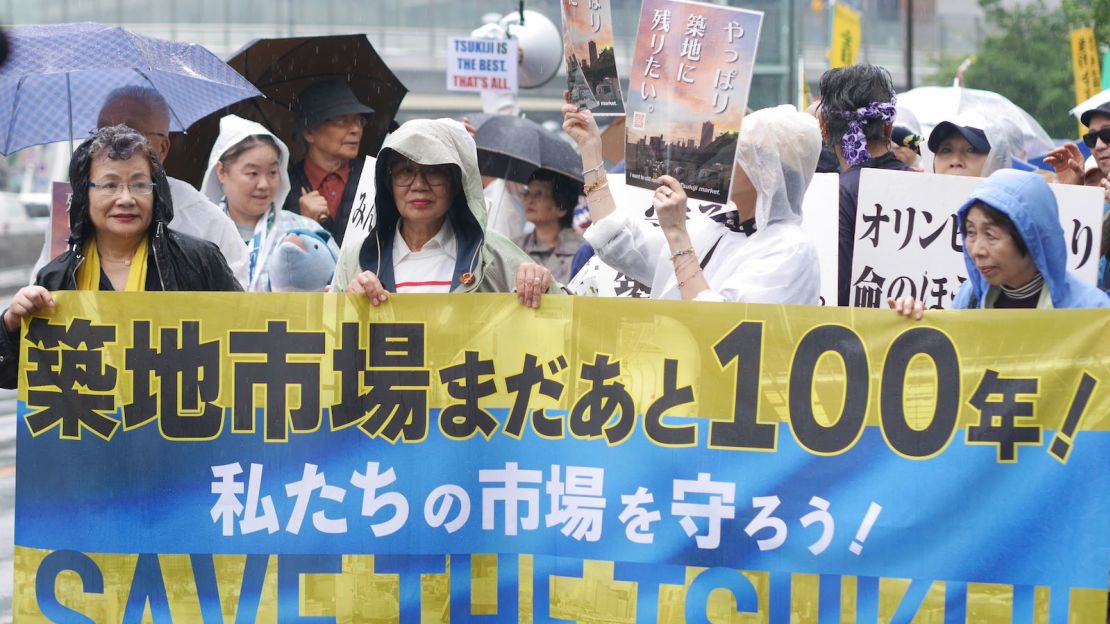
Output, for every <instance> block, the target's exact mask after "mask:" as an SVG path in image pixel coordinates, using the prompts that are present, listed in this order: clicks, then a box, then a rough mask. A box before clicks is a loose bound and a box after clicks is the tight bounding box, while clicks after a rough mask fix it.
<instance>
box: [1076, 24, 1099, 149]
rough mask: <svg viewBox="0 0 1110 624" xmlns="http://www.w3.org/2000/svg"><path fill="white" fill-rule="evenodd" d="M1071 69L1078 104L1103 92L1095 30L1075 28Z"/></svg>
mask: <svg viewBox="0 0 1110 624" xmlns="http://www.w3.org/2000/svg"><path fill="white" fill-rule="evenodd" d="M1071 67H1072V74H1073V75H1074V76H1075V103H1076V104H1082V103H1083V102H1086V101H1087V100H1088V99H1090V98H1092V97H1094V96H1095V95H1098V93H1099V91H1102V76H1101V73H1100V69H1099V54H1098V44H1097V43H1096V42H1095V29H1094V28H1089V27H1088V28H1075V29H1073V30H1072V31H1071ZM1080 130H1082V125H1080Z"/></svg>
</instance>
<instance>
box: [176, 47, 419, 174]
mask: <svg viewBox="0 0 1110 624" xmlns="http://www.w3.org/2000/svg"><path fill="white" fill-rule="evenodd" d="M228 64H229V65H231V66H232V67H233V68H235V70H236V71H238V72H239V73H240V74H242V75H243V76H244V77H245V78H246V79H247V80H249V81H250V82H251V83H253V84H254V86H256V87H258V90H259V91H261V92H262V93H263V94H264V95H265V96H266V97H265V98H261V97H256V98H252V99H249V100H244V101H242V102H239V103H237V104H235V105H232V106H229V107H228V108H226V109H223V110H220V111H217V112H215V113H213V114H211V115H209V116H207V117H205V118H203V119H201V120H200V121H198V122H197V123H195V124H193V126H191V127H190V128H189V130H188V132H187V133H186V134H184V135H175V136H174V141H173V150H172V155H171V157H170V158H169V160H168V162H167V163H166V168H167V172H168V173H169V174H170V175H173V176H175V177H179V178H182V179H184V180H188V181H189V182H192V183H194V184H199V183H200V181H201V177H202V176H203V175H204V170H205V168H206V167H207V165H208V154H209V152H210V151H211V150H212V145H213V143H215V141H216V137H217V136H219V131H220V127H219V122H220V118H221V117H223V116H224V115H229V114H234V115H239V116H240V117H244V118H246V119H250V120H253V121H257V122H258V123H260V124H262V125H264V126H266V127H267V128H269V129H270V131H271V132H273V133H274V134H275V135H277V137H278V138H280V139H281V140H282V141H284V142H285V144H286V145H288V146H289V149H290V162H296V161H298V160H300V159H301V158H303V157H304V146H303V145H302V142H301V141H299V140H297V138H298V137H297V128H296V120H295V119H294V115H293V104H294V102H295V101H296V96H297V94H299V93H300V92H301V91H303V90H304V89H305V88H307V87H308V86H309V85H311V84H313V83H316V82H321V81H325V80H336V79H338V80H343V81H345V82H347V84H349V85H350V86H351V90H352V91H354V93H355V96H356V97H358V99H359V100H360V101H361V102H362V103H363V104H365V105H367V106H369V107H370V108H373V109H374V115H371V117H370V121H369V123H368V124H367V125H366V129H365V130H364V131H363V133H362V145H361V146H360V148H359V153H361V154H369V155H377V153H378V150H379V149H381V146H382V142H383V141H384V140H385V136H386V134H388V133H389V129H390V124H391V123H393V118H394V117H395V116H396V115H397V110H398V109H399V108H400V107H401V100H402V99H404V97H405V94H406V93H408V89H406V88H405V85H403V84H401V81H400V80H399V79H398V78H397V76H396V75H395V74H394V73H393V72H392V71H391V70H390V69H389V67H387V66H386V64H385V61H383V60H382V58H381V57H380V56H378V53H377V52H376V51H375V50H374V47H373V46H372V45H370V41H369V40H368V39H367V38H366V35H328V36H322V37H291V38H287V39H256V40H254V41H252V42H251V43H248V44H247V45H246V46H244V47H243V48H242V49H241V50H239V51H238V52H236V53H235V54H234V55H233V56H232V57H231V59H230V60H229V61H228Z"/></svg>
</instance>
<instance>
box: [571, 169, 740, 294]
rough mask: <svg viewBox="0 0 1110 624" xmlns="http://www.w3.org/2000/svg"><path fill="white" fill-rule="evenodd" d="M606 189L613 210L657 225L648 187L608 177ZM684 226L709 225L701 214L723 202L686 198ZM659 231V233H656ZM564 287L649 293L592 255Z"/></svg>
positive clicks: (715, 209) (694, 230)
mask: <svg viewBox="0 0 1110 624" xmlns="http://www.w3.org/2000/svg"><path fill="white" fill-rule="evenodd" d="M608 180H609V182H608V186H609V192H610V193H612V195H613V203H614V204H615V205H616V207H617V210H623V211H625V212H627V213H629V215H630V216H632V217H633V218H636V219H643V220H644V221H646V222H647V223H649V224H651V225H652V226H653V227H654V228H658V227H659V217H658V216H657V215H656V214H655V207H654V206H652V203H651V198H652V195H653V192H652V191H649V190H647V189H644V188H640V187H638V186H629V185H627V184H625V183H624V180H622V179H620V178H617V177H615V176H614V177H610V178H608ZM686 210H687V219H686V228H687V230H688V231H689V232H690V234H691V236H694V235H695V234H696V233H697V232H699V231H700V230H701V229H702V228H704V227H713V224H712V222H711V221H709V220H708V219H706V218H705V217H712V216H714V215H718V214H720V213H722V212H724V211H725V206H724V205H723V204H717V203H713V202H706V201H695V200H689V201H688V203H687V207H686ZM661 235H662V233H660V236H661ZM567 288H568V289H569V290H570V291H571V292H572V293H574V294H577V295H585V296H591V297H630V298H633V299H647V298H649V297H651V284H650V283H649V284H644V283H643V282H639V281H636V280H635V279H633V278H631V277H629V276H628V275H625V274H624V273H621V272H620V271H618V270H616V269H614V268H613V267H611V266H609V265H608V264H605V263H604V262H602V260H601V258H599V257H598V256H596V255H595V256H594V257H592V258H590V260H589V261H588V262H587V263H586V265H585V266H583V267H582V269H581V270H580V271H579V272H578V275H576V276H575V277H574V279H572V280H571V282H570V284H568V285H567Z"/></svg>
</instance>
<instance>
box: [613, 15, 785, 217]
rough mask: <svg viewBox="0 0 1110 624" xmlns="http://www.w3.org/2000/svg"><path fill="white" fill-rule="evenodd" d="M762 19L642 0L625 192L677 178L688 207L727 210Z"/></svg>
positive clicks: (630, 98)
mask: <svg viewBox="0 0 1110 624" xmlns="http://www.w3.org/2000/svg"><path fill="white" fill-rule="evenodd" d="M762 23H763V13H761V12H759V11H748V10H745V9H735V8H731V7H723V6H717V5H710V4H702V3H699V2H684V1H680V0H644V3H643V6H642V9H641V10H640V24H639V27H638V29H637V34H636V50H635V54H634V60H633V62H632V71H631V76H630V78H629V91H630V93H629V94H628V123H627V129H626V131H625V142H626V145H625V159H626V167H627V168H626V170H625V171H626V173H625V178H626V180H627V182H628V184H631V185H634V186H641V187H644V188H652V189H654V188H655V187H656V186H658V184H657V183H656V182H655V180H656V179H657V178H658V177H659V176H661V175H664V174H665V175H670V176H673V177H674V178H676V179H677V180H678V181H679V182H680V183H682V187H683V188H684V189H685V190H686V194H687V195H688V196H689V197H691V198H693V199H700V200H706V201H712V202H718V203H724V202H725V201H727V198H728V191H729V186H730V184H731V182H732V167H733V161H734V159H735V156H736V139H737V137H738V136H739V132H740V121H741V120H742V119H743V117H744V110H745V109H746V107H747V104H748V91H749V89H750V87H751V80H752V69H753V67H754V64H755V52H756V47H757V46H758V43H759V30H760V26H761V25H762Z"/></svg>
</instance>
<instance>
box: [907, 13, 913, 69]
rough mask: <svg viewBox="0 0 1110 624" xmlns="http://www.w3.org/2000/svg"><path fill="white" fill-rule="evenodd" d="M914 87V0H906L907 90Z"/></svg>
mask: <svg viewBox="0 0 1110 624" xmlns="http://www.w3.org/2000/svg"><path fill="white" fill-rule="evenodd" d="M912 88H913V0H906V91H909V90H910V89H912Z"/></svg>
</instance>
